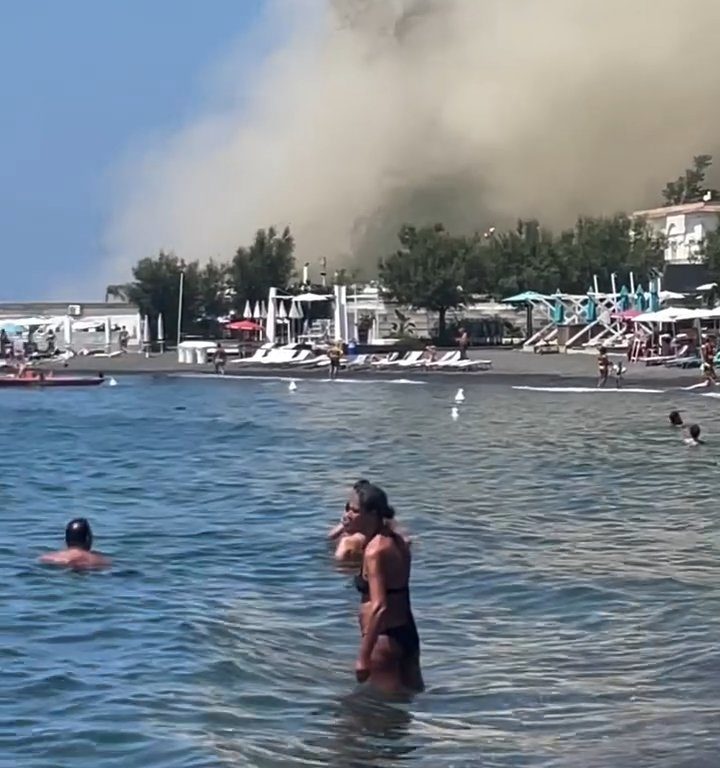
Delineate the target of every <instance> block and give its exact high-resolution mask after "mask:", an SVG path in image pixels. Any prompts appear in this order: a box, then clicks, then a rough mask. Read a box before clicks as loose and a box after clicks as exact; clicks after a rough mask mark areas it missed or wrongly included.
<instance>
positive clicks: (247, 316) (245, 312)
mask: <svg viewBox="0 0 720 768" xmlns="http://www.w3.org/2000/svg"><path fill="white" fill-rule="evenodd" d="M252 316H253V313H252V309H251V308H250V299H248V300H247V301H246V302H245V309H244V310H243V317H244V318H245V319H246V320H249V319H250V318H251V317H252Z"/></svg>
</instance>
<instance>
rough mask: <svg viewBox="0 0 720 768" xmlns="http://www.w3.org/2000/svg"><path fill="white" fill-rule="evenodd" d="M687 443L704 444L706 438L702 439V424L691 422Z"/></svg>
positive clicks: (691, 444)
mask: <svg viewBox="0 0 720 768" xmlns="http://www.w3.org/2000/svg"><path fill="white" fill-rule="evenodd" d="M684 442H685V445H689V446H693V445H703V444H704V443H705V441H704V440H701V439H700V425H699V424H691V425H690V427H689V428H688V431H687V437H686V438H685V439H684Z"/></svg>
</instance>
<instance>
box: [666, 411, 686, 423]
mask: <svg viewBox="0 0 720 768" xmlns="http://www.w3.org/2000/svg"><path fill="white" fill-rule="evenodd" d="M668 418H669V419H670V426H671V427H683V426H685V423H684V422H683V420H682V416H681V415H680V413H679V411H670V415H669V416H668Z"/></svg>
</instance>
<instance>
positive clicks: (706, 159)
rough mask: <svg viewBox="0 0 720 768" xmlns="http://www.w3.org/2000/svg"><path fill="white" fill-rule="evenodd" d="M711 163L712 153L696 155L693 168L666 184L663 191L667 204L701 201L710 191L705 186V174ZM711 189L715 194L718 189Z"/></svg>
mask: <svg viewBox="0 0 720 768" xmlns="http://www.w3.org/2000/svg"><path fill="white" fill-rule="evenodd" d="M711 165H712V155H696V156H695V157H694V158H693V164H692V168H687V169H686V170H685V173H684V174H683V175H682V176H678V178H677V179H676V180H675V181H669V182H668V183H667V184H666V185H665V189H664V190H663V193H662V196H663V200H664V201H665V204H666V205H681V204H683V203H697V202H700V201H701V200H702V199H703V195H704V194H705V193H706V192H707V191H708V189H707V187H706V186H705V176H706V174H707V171H708V169H709V168H710V166H711ZM709 191H710V192H711V193H712V194H713V196H715V195H716V194H717V190H714V189H712V190H709Z"/></svg>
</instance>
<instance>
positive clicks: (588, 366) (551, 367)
mask: <svg viewBox="0 0 720 768" xmlns="http://www.w3.org/2000/svg"><path fill="white" fill-rule="evenodd" d="M469 356H470V358H471V359H480V360H490V361H492V369H491V370H489V371H440V370H430V371H423V370H422V369H418V368H397V367H395V368H392V367H391V368H387V369H382V368H370V369H358V370H353V371H352V373H350V372H348V374H347V375H348V376H350V375H351V376H352V377H353V378H355V377H372V378H383V377H388V378H398V376H400V377H402V378H418V379H419V378H428V379H430V378H436V377H452V378H453V379H457V380H460V379H463V380H464V381H477V382H487V383H504V384H518V385H526V386H527V385H530V386H551V385H552V386H584V387H587V386H591V387H592V386H595V384H596V382H597V379H596V370H597V368H596V359H595V357H594V356H593V355H584V354H574V355H573V354H571V355H560V354H554V355H537V354H533V353H529V352H521V351H519V350H499V349H487V350H483V349H478V350H472V351H471V353H470V355H469ZM626 365H627V363H626ZM43 367H46V368H52V369H54V370H57V371H65V372H68V373H69V372H72V373H97V372H98V371H102V372H103V373H105V374H113V375H126V374H128V375H130V374H145V375H148V374H150V375H158V376H163V375H170V374H182V373H192V374H198V373H208V374H210V373H214V369H213V367H212V365H210V364H208V365H195V364H193V365H187V364H181V363H178V360H177V354H176V353H174V352H166V353H164V354H153V355H151V356H150V357H145V356H144V355H141V354H137V353H129V354H127V355H123V356H118V357H112V358H107V357H91V356H88V357H76V358H73V359H72V360H70V361H69V363H68V365H67V367H64V366H63V365H62V364H60V363H53V364H47V363H46V364H44V366H43ZM343 374H344V372H341V376H342V375H343ZM226 375H228V376H243V375H252V376H257V375H266V376H278V375H280V376H292V377H293V378H297V379H305V378H327V376H328V370H327V368H319V369H318V368H316V369H312V368H310V369H308V368H305V367H302V366H275V365H262V364H259V363H254V364H247V363H241V364H237V363H232V362H229V363H228V365H227V366H226ZM699 381H700V372H699V370H698V369H697V368H696V369H690V370H682V369H680V368H665V367H664V366H646V365H644V364H643V363H634V364H630V365H629V366H628V371H627V373H625V375H624V379H623V386H625V387H633V386H635V387H647V386H653V387H658V386H660V387H674V386H678V387H686V386H689V385H692V384H695V383H698V382H699ZM607 386H614V379H612V378H611V379H610V380H609V381H608V384H607Z"/></svg>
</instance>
